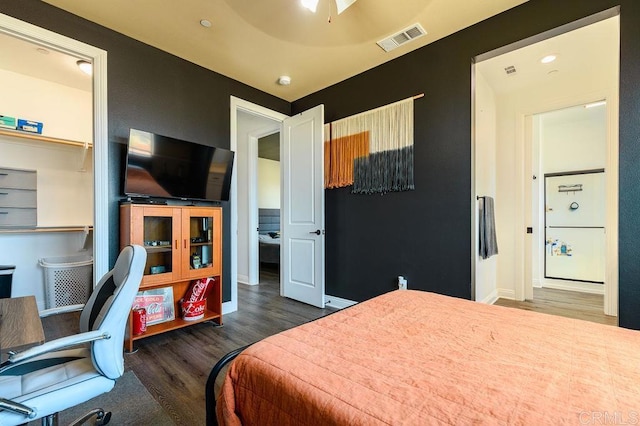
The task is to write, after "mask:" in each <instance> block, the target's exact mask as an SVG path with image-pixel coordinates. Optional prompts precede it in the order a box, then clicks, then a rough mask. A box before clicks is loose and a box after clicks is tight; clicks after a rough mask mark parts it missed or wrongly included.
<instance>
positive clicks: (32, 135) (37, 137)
mask: <svg viewBox="0 0 640 426" xmlns="http://www.w3.org/2000/svg"><path fill="white" fill-rule="evenodd" d="M0 136H10V137H13V138H21V139H31V140H35V141H41V142H51V143H57V144H61V145H71V146H79V147H82V148H91V147H92V144H91V143H90V142H87V143H85V142H79V141H73V140H70V139H61V138H54V137H51V136H43V135H40V134H37V133H27V132H21V131H18V130H10V129H0Z"/></svg>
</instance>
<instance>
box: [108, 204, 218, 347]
mask: <svg viewBox="0 0 640 426" xmlns="http://www.w3.org/2000/svg"><path fill="white" fill-rule="evenodd" d="M128 244H137V245H141V246H143V247H144V248H145V249H146V251H147V263H146V265H145V271H144V276H143V278H142V282H141V283H140V292H139V293H138V294H139V295H140V296H142V295H147V297H148V298H150V299H151V298H153V299H158V298H157V297H155V296H154V295H153V294H152V293H157V296H159V297H161V298H162V300H164V302H163V305H162V306H159V307H157V309H153V316H152V315H151V314H148V317H150V321H151V322H154V323H151V324H149V325H148V326H147V331H146V332H145V333H144V334H141V335H133V325H132V315H131V313H130V314H129V321H128V324H127V331H126V333H125V350H127V351H129V352H132V351H133V342H134V341H136V340H139V339H144V338H145V337H149V336H153V335H157V334H160V333H164V332H167V331H171V330H175V329H178V328H182V327H187V326H189V325H193V324H198V323H200V322H203V321H211V320H213V321H214V322H216V323H217V324H220V325H222V208H221V207H195V206H167V205H149V204H122V205H121V206H120V245H121V248H122V247H124V246H125V245H128ZM207 277H211V278H213V279H214V281H213V286H212V288H209V289H207V292H208V297H207V303H206V309H205V313H204V317H203V318H201V319H198V320H191V321H185V320H184V319H182V316H181V312H180V303H179V302H180V299H182V298H183V297H184V295H185V293H186V292H187V290H188V289H189V286H190V284H191V282H192V281H194V280H197V279H200V278H207ZM149 294H151V295H149ZM158 300H160V299H158ZM171 314H172V315H171Z"/></svg>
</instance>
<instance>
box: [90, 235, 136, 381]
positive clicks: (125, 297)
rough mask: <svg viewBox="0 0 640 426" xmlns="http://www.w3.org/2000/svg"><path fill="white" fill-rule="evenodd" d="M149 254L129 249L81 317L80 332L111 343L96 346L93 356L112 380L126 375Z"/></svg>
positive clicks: (103, 282) (96, 342) (99, 367)
mask: <svg viewBox="0 0 640 426" xmlns="http://www.w3.org/2000/svg"><path fill="white" fill-rule="evenodd" d="M146 260H147V252H146V251H145V249H144V248H143V247H141V246H136V245H130V246H126V247H125V248H124V249H122V251H121V252H120V254H119V255H118V259H117V260H116V264H115V266H114V267H113V269H112V270H111V271H109V272H107V273H106V274H105V275H104V277H102V279H101V280H100V281H99V282H98V284H97V285H96V287H95V288H94V289H93V292H92V293H91V296H90V297H89V300H88V301H87V303H86V304H85V307H84V309H83V310H82V313H81V314H80V331H81V332H86V331H93V330H100V331H104V332H107V333H109V334H110V335H111V338H110V339H103V340H98V341H95V342H92V344H91V356H92V358H93V363H94V365H95V367H96V369H98V370H99V371H101V372H102V374H104V375H105V376H107V377H109V378H111V379H117V378H118V377H120V376H121V375H122V373H123V372H124V334H125V327H126V325H127V319H128V318H129V312H131V307H132V305H133V301H134V299H135V296H136V294H137V293H138V289H139V287H140V282H141V281H142V276H143V273H144V268H145V263H146Z"/></svg>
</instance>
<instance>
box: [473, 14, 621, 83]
mask: <svg viewBox="0 0 640 426" xmlns="http://www.w3.org/2000/svg"><path fill="white" fill-rule="evenodd" d="M618 34H619V18H618V17H617V16H616V17H613V18H608V19H604V20H602V21H598V22H595V23H593V24H591V25H587V26H584V27H580V28H578V29H575V30H573V31H569V32H566V33H563V34H560V35H557V36H555V37H552V38H548V39H546V40H543V41H540V42H538V43H533V44H530V45H528V46H525V47H522V48H520V49H516V50H512V51H510V52H508V53H505V54H502V55H499V56H496V57H494V58H491V59H487V60H485V61H482V62H479V63H478V64H477V66H476V70H477V71H478V72H481V73H482V75H483V76H484V78H485V79H486V81H487V83H488V84H489V86H491V88H492V89H493V90H494V92H495V93H496V94H498V95H501V94H505V93H514V92H518V91H520V90H523V89H526V88H528V87H532V86H539V85H543V84H551V83H554V82H556V83H557V82H561V83H562V82H566V83H567V84H568V83H569V82H571V81H572V80H576V79H578V78H583V79H584V78H585V76H586V77H587V78H586V79H587V80H588V81H589V80H590V81H596V80H603V79H610V78H612V76H613V75H614V73H615V72H616V70H617V69H618V68H617V65H618V64H617V56H616V51H614V50H612V49H611V46H614V45H616V44H617V43H618ZM551 54H553V55H555V56H556V60H555V61H553V62H551V63H548V64H543V63H541V62H540V60H541V59H542V58H543V57H545V56H547V55H551ZM509 66H513V67H514V68H515V70H516V72H515V73H512V74H507V73H506V72H505V68H506V67H509ZM586 90H589V88H587V89H586ZM558 95H559V96H560V94H558Z"/></svg>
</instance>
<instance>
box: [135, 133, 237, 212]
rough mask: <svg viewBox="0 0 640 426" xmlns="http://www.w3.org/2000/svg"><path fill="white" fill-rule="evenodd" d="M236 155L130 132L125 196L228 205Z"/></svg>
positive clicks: (178, 140)
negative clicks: (215, 202) (226, 202)
mask: <svg viewBox="0 0 640 426" xmlns="http://www.w3.org/2000/svg"><path fill="white" fill-rule="evenodd" d="M233 157H234V152H233V151H229V150H228V149H223V148H216V147H212V146H206V145H201V144H197V143H193V142H188V141H184V140H180V139H175V138H171V137H168V136H162V135H157V134H155V133H151V132H145V131H143V130H137V129H130V131H129V141H128V144H127V162H126V170H125V179H124V193H125V195H127V196H129V197H134V198H136V197H143V198H178V199H181V200H204V201H228V200H229V191H230V188H231V172H232V169H233Z"/></svg>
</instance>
